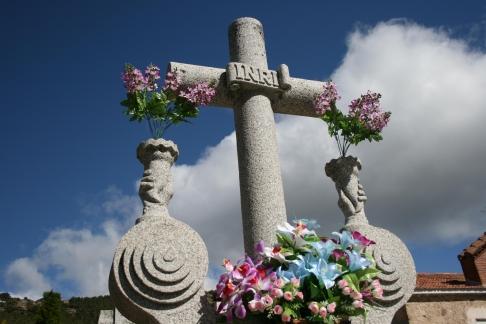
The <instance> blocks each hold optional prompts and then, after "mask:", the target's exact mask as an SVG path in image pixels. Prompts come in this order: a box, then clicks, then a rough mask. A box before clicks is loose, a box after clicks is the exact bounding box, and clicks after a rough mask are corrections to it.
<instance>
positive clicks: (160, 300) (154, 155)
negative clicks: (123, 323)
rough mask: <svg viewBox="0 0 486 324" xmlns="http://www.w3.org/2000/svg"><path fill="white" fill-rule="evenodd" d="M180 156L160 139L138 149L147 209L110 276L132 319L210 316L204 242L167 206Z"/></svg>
mask: <svg viewBox="0 0 486 324" xmlns="http://www.w3.org/2000/svg"><path fill="white" fill-rule="evenodd" d="M177 155H178V150H177V146H176V145H175V144H174V143H172V142H170V141H165V140H162V139H157V140H155V139H150V140H148V141H146V142H144V143H142V144H140V146H139V148H138V150H137V156H138V158H139V160H140V161H141V162H142V164H143V165H144V169H145V170H144V175H143V178H142V181H141V183H140V191H139V194H140V198H141V199H142V201H143V204H144V211H143V215H142V217H140V218H139V219H138V220H137V224H136V225H135V226H134V227H132V228H131V229H130V230H129V231H128V232H127V233H126V234H125V235H124V236H123V238H122V239H121V240H120V242H119V243H118V246H117V249H116V252H115V256H114V258H113V265H112V268H111V272H110V280H109V288H110V295H111V296H112V298H113V301H114V303H115V306H116V308H117V309H118V310H119V311H120V313H122V314H123V315H124V316H125V317H126V318H127V319H129V320H130V321H132V322H134V323H159V324H160V323H164V324H172V323H178V324H179V323H188V324H191V323H201V318H202V316H203V313H206V314H208V312H207V311H204V308H205V307H207V305H206V304H205V300H204V292H203V289H202V286H203V283H204V279H205V276H206V273H207V270H208V253H207V249H206V246H205V244H204V242H203V240H202V239H201V237H200V236H199V235H198V234H197V233H196V232H195V231H194V230H193V229H192V228H190V227H189V226H188V225H187V224H184V223H183V222H181V221H178V220H176V219H174V218H172V217H170V215H169V213H168V210H167V204H168V202H169V200H170V198H171V197H172V194H173V193H172V186H171V183H172V181H171V177H170V168H171V166H172V164H173V163H174V161H175V159H176V158H177ZM205 322H208V323H210V322H211V321H210V320H208V321H205Z"/></svg>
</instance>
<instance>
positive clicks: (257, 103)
mask: <svg viewBox="0 0 486 324" xmlns="http://www.w3.org/2000/svg"><path fill="white" fill-rule="evenodd" d="M229 44H230V61H232V62H240V63H246V64H249V65H251V66H253V67H259V68H263V69H267V55H266V51H265V43H264V38H263V27H262V25H261V23H260V22H259V21H258V20H256V19H253V18H240V19H237V20H235V21H234V22H233V23H232V24H231V26H230V27H229ZM233 95H234V96H235V107H234V112H235V115H234V116H235V129H236V138H237V149H238V167H239V174H240V192H241V211H242V216H243V234H244V241H245V251H246V252H247V253H248V254H250V255H253V252H254V251H253V250H254V246H255V244H256V243H257V242H258V241H259V240H264V241H265V242H266V243H267V244H271V243H274V242H275V230H276V228H277V225H279V224H282V223H284V222H285V221H287V216H286V211H285V202H284V193H283V184H282V176H281V172H280V162H279V157H278V148H277V136H276V130H275V120H274V116H273V110H272V105H271V102H270V99H269V98H268V97H267V96H266V95H265V94H264V92H263V91H262V92H261V93H260V92H259V91H251V93H250V92H249V93H246V92H245V91H243V90H241V91H240V90H236V91H235V92H234V93H233Z"/></svg>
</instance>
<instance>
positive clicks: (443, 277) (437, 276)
mask: <svg viewBox="0 0 486 324" xmlns="http://www.w3.org/2000/svg"><path fill="white" fill-rule="evenodd" d="M415 289H416V290H422V291H423V290H464V289H471V290H478V289H481V290H482V289H485V288H484V287H482V286H480V285H471V284H466V280H465V279H464V275H463V274H462V273H440V272H438V273H417V286H416V288H415Z"/></svg>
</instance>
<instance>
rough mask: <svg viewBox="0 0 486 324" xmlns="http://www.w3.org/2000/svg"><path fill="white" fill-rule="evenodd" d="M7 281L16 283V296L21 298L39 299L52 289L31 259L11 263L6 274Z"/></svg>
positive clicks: (21, 259)
mask: <svg viewBox="0 0 486 324" xmlns="http://www.w3.org/2000/svg"><path fill="white" fill-rule="evenodd" d="M5 280H6V282H10V283H15V291H14V295H17V296H21V297H24V296H25V297H29V298H33V299H38V298H39V297H40V296H41V295H42V292H43V291H47V290H50V289H51V284H50V283H49V281H48V279H47V278H46V277H45V276H44V275H43V274H42V273H41V272H40V271H39V268H38V266H37V264H36V263H35V262H33V261H32V260H31V259H29V258H20V259H17V260H15V261H13V262H12V263H10V264H9V266H8V267H7V270H6V272H5Z"/></svg>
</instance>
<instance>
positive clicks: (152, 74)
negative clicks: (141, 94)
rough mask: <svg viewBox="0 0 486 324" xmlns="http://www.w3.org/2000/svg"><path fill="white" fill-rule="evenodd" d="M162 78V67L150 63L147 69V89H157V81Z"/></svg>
mask: <svg viewBox="0 0 486 324" xmlns="http://www.w3.org/2000/svg"><path fill="white" fill-rule="evenodd" d="M158 79H160V69H159V67H158V66H156V65H153V64H150V65H149V66H147V68H146V69H145V80H146V82H147V90H148V91H154V90H157V87H158V86H157V83H156V81H157V80H158Z"/></svg>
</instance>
